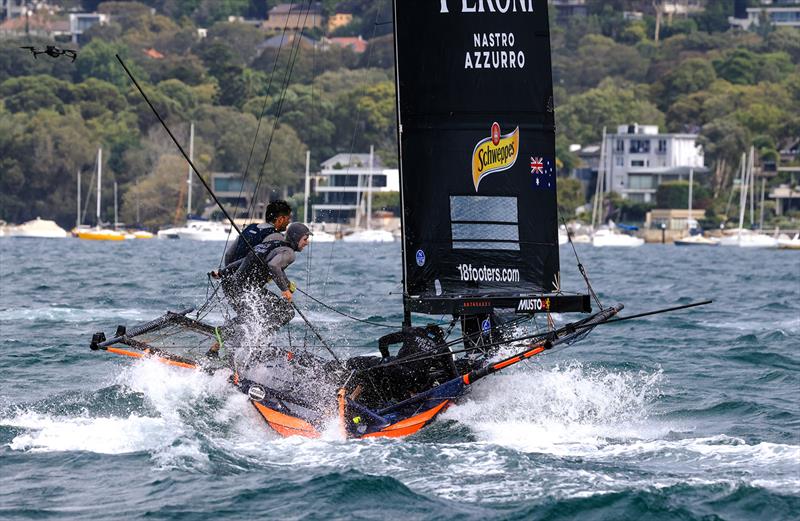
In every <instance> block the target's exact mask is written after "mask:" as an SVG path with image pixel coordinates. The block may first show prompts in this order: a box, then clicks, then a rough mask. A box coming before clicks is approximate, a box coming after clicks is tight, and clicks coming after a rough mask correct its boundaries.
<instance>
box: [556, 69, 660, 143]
mask: <svg viewBox="0 0 800 521" xmlns="http://www.w3.org/2000/svg"><path fill="white" fill-rule="evenodd" d="M629 123H642V124H647V125H659V126H663V125H664V114H662V113H661V111H659V110H658V108H656V106H655V105H653V104H652V103H650V102H649V101H647V100H646V99H645V96H644V92H643V90H642V89H641V88H636V87H631V86H620V85H617V84H616V83H615V82H613V81H604V82H603V83H602V84H601V85H600V86H598V87H597V88H594V89H590V90H588V91H586V92H584V93H583V94H579V95H577V96H574V97H572V98H571V99H569V100H568V101H567V102H566V103H564V104H563V105H561V106H560V107H557V108H556V124H557V125H558V126H559V128H560V130H561V132H563V133H564V135H566V136H568V138H569V139H570V142H572V143H591V142H597V141H599V140H600V136H601V133H602V129H603V127H604V126H606V127H609V128H610V129H613V128H615V126H616V125H624V124H629Z"/></svg>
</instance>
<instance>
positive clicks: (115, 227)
mask: <svg viewBox="0 0 800 521" xmlns="http://www.w3.org/2000/svg"><path fill="white" fill-rule="evenodd" d="M118 222H119V216H118V213H117V182H116V181H114V231H116V230H117V223H118Z"/></svg>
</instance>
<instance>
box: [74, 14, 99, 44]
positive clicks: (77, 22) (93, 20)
mask: <svg viewBox="0 0 800 521" xmlns="http://www.w3.org/2000/svg"><path fill="white" fill-rule="evenodd" d="M107 23H108V15H107V14H103V13H71V14H70V15H69V32H70V33H72V43H78V42H79V41H80V38H81V36H82V35H83V32H84V31H86V30H88V29H89V28H90V27H91V26H93V25H96V24H101V25H105V24H107Z"/></svg>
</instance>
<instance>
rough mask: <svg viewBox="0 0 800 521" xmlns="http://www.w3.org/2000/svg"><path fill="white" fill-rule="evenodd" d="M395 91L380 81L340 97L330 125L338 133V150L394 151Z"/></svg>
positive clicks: (386, 83)
mask: <svg viewBox="0 0 800 521" xmlns="http://www.w3.org/2000/svg"><path fill="white" fill-rule="evenodd" d="M394 95H395V90H394V84H393V83H391V82H388V81H386V82H381V83H378V84H375V85H372V86H369V87H366V88H364V89H355V90H352V91H350V92H348V93H345V94H343V95H341V96H340V97H339V98H338V100H337V103H336V112H335V115H334V119H333V122H334V124H335V125H336V128H337V130H338V132H337V137H338V140H337V146H338V148H340V149H341V150H350V149H351V148H353V147H355V148H356V149H359V150H366V149H369V146H370V145H375V148H376V149H379V150H394V149H395V148H396V139H397V138H396V136H397V134H396V128H395V127H396V117H395V96H394Z"/></svg>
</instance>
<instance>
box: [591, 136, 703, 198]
mask: <svg viewBox="0 0 800 521" xmlns="http://www.w3.org/2000/svg"><path fill="white" fill-rule="evenodd" d="M697 137H698V136H697V134H662V133H659V131H658V126H656V125H638V124H633V125H620V126H619V127H617V132H616V133H610V134H606V140H605V155H604V161H603V163H604V164H601V165H600V172H601V175H604V176H605V179H604V182H605V184H604V186H605V188H604V190H605V192H617V193H619V194H621V195H622V197H624V198H626V199H630V200H632V201H637V202H643V203H649V202H654V201H655V194H656V189H657V188H658V185H660V184H661V183H665V182H667V181H688V180H689V172H690V171H691V170H694V174H695V175H697V174H701V173H705V172H707V171H708V170H707V169H706V168H705V167H704V166H703V149H702V147H701V146H700V145H698V144H697Z"/></svg>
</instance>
